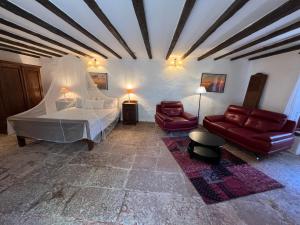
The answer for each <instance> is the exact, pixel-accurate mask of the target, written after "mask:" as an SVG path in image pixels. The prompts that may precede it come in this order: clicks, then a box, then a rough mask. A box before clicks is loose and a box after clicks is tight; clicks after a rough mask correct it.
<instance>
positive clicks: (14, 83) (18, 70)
mask: <svg viewBox="0 0 300 225" xmlns="http://www.w3.org/2000/svg"><path fill="white" fill-rule="evenodd" d="M42 98H43V90H42V86H41V78H40V67H39V66H31V65H25V64H20V63H12V62H6V61H0V111H1V112H0V132H1V133H6V119H7V117H9V116H12V115H15V114H17V113H20V112H23V111H26V110H28V109H30V108H32V107H34V106H35V105H37V104H38V103H39V102H40V101H41V100H42Z"/></svg>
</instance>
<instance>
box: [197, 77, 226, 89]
mask: <svg viewBox="0 0 300 225" xmlns="http://www.w3.org/2000/svg"><path fill="white" fill-rule="evenodd" d="M226 76H227V75H226V74H213V73H202V77H201V84H200V85H201V86H204V87H205V89H206V91H207V92H217V93H224V89H225V83H226Z"/></svg>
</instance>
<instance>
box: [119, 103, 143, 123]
mask: <svg viewBox="0 0 300 225" xmlns="http://www.w3.org/2000/svg"><path fill="white" fill-rule="evenodd" d="M122 115H123V123H124V124H136V123H137V122H138V115H139V112H138V103H137V101H130V102H128V101H125V102H123V104H122Z"/></svg>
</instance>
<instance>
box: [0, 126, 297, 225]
mask: <svg viewBox="0 0 300 225" xmlns="http://www.w3.org/2000/svg"><path fill="white" fill-rule="evenodd" d="M166 135H174V134H166V133H164V132H162V131H161V130H160V129H159V128H158V127H156V126H155V125H154V124H153V123H139V124H138V125H137V126H123V125H121V124H119V125H118V126H117V127H116V128H115V129H114V130H113V132H112V133H111V134H110V135H109V136H108V137H107V139H106V140H105V141H103V142H102V143H100V144H98V145H96V146H95V148H94V150H93V151H91V152H89V151H87V146H86V144H84V143H82V142H77V143H73V144H55V143H49V142H44V141H35V142H31V143H29V144H28V145H27V146H26V147H24V148H19V147H17V144H16V139H15V137H14V136H0V224H1V225H6V224H17V225H27V224H28V225H29V224H30V225H33V224H42V225H47V224H57V225H62V224H75V225H76V224H90V225H92V224H93V225H96V224H97V225H101V224H102V225H104V224H106V225H117V224H124V225H125V224H126V225H127V224H128V225H129V224H132V225H139V224H143V225H148V224H153V225H161V224H165V225H177V224H178V225H185V224H186V225H193V224H195V225H199V224H201V225H202V224H203V225H213V224H218V225H219V224H231V225H235V224H238V225H240V224H241V225H242V224H251V225H252V224H253V225H260V224H270V225H276V224H281V225H282V224H297V223H298V224H300V157H297V156H294V155H292V154H290V153H288V152H284V153H278V154H275V155H273V156H270V157H268V158H266V159H264V160H262V161H256V160H255V158H254V157H253V156H252V155H250V154H249V153H245V152H243V151H241V150H240V149H238V148H237V147H234V146H232V145H230V144H227V149H228V150H230V151H231V152H232V153H233V154H235V155H237V156H239V157H241V158H243V159H244V160H246V161H247V162H249V163H250V164H251V165H253V166H254V167H256V168H257V169H259V170H261V171H263V172H264V173H266V174H267V175H269V176H271V177H272V178H274V179H276V180H278V181H279V182H281V183H282V184H284V185H285V188H283V189H277V190H273V191H268V192H264V193H259V194H255V195H251V196H247V197H242V198H238V199H234V200H231V201H226V202H222V203H219V204H213V205H206V204H205V203H204V202H203V201H202V199H201V197H200V196H199V195H198V193H197V192H196V191H195V189H194V188H193V186H192V185H191V183H190V181H189V180H188V179H187V178H186V177H185V175H184V174H183V172H182V171H181V169H180V168H179V166H178V165H177V163H176V161H175V160H174V159H173V158H172V155H171V154H170V153H169V151H168V149H167V148H166V147H165V145H164V144H163V142H162V140H161V137H163V136H166Z"/></svg>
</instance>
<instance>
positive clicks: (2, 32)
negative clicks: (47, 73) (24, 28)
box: [0, 29, 68, 55]
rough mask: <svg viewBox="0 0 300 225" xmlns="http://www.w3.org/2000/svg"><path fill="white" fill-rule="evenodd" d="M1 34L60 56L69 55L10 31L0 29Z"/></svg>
mask: <svg viewBox="0 0 300 225" xmlns="http://www.w3.org/2000/svg"><path fill="white" fill-rule="evenodd" d="M0 34H2V35H5V36H8V37H11V38H14V39H17V40H19V41H23V42H27V43H30V44H32V45H36V46H39V47H42V48H45V49H48V50H51V51H54V52H57V53H59V54H63V55H67V54H68V53H67V52H64V51H61V50H59V49H56V48H52V47H49V46H47V45H44V44H41V43H38V42H36V41H32V40H30V39H28V38H24V37H21V36H19V35H16V34H13V33H10V32H8V31H5V30H2V29H0Z"/></svg>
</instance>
